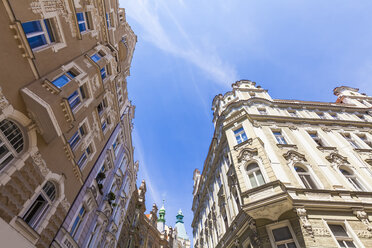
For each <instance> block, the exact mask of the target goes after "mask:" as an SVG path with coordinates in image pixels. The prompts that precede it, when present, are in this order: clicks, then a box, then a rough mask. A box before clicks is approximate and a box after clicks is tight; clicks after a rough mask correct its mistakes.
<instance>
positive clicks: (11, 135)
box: [0, 119, 24, 171]
mask: <svg viewBox="0 0 372 248" xmlns="http://www.w3.org/2000/svg"><path fill="white" fill-rule="evenodd" d="M0 131H1V132H0V171H1V170H2V169H3V168H4V167H5V166H6V165H8V164H9V163H10V162H11V161H12V160H13V159H14V158H15V157H16V156H17V155H18V154H20V153H21V152H22V151H23V146H24V140H23V134H22V131H21V130H20V129H19V127H18V126H17V125H16V124H15V123H14V122H12V121H9V120H6V119H5V120H2V121H0Z"/></svg>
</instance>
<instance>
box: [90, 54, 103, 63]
mask: <svg viewBox="0 0 372 248" xmlns="http://www.w3.org/2000/svg"><path fill="white" fill-rule="evenodd" d="M90 58H91V59H92V60H93V61H94V62H98V60H100V59H101V57H100V56H99V55H98V54H93V55H92V56H91V57H90Z"/></svg>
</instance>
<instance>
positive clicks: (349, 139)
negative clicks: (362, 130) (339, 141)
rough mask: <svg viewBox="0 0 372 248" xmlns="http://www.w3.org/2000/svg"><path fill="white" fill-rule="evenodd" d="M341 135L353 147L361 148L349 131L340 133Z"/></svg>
mask: <svg viewBox="0 0 372 248" xmlns="http://www.w3.org/2000/svg"><path fill="white" fill-rule="evenodd" d="M341 136H342V137H343V138H344V139H345V140H346V141H347V142H348V144H349V145H351V146H352V147H353V149H360V148H361V146H360V144H359V143H358V141H356V140H355V139H354V138H353V136H352V134H351V133H341Z"/></svg>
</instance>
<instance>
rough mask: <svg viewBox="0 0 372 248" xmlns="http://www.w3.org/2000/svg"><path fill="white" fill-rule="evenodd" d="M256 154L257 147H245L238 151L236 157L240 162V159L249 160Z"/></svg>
mask: <svg viewBox="0 0 372 248" xmlns="http://www.w3.org/2000/svg"><path fill="white" fill-rule="evenodd" d="M257 154H258V149H257V148H249V147H245V148H243V149H242V150H241V151H240V153H239V155H238V157H237V158H238V162H239V163H240V162H241V161H249V160H250V159H251V158H253V157H254V156H257Z"/></svg>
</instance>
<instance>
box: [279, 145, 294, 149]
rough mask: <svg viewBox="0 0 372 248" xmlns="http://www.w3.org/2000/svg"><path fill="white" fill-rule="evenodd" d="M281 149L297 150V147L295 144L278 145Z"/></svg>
mask: <svg viewBox="0 0 372 248" xmlns="http://www.w3.org/2000/svg"><path fill="white" fill-rule="evenodd" d="M276 146H277V147H279V148H295V149H297V145H295V144H276Z"/></svg>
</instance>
